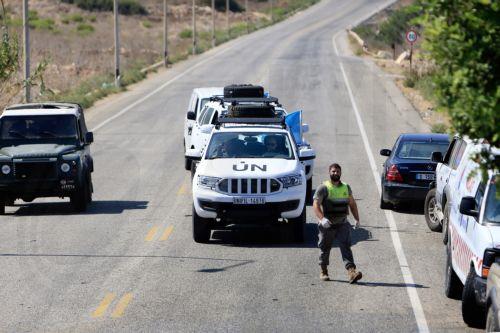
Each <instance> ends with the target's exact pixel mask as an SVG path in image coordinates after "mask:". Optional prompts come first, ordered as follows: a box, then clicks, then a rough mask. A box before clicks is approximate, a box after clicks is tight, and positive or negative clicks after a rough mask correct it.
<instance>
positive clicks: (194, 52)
mask: <svg viewBox="0 0 500 333" xmlns="http://www.w3.org/2000/svg"><path fill="white" fill-rule="evenodd" d="M195 54H196V0H193V55H195Z"/></svg>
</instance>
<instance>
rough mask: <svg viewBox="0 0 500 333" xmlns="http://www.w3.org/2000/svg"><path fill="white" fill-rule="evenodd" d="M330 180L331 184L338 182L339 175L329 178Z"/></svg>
mask: <svg viewBox="0 0 500 333" xmlns="http://www.w3.org/2000/svg"><path fill="white" fill-rule="evenodd" d="M330 179H331V181H332V182H338V181H339V180H340V176H339V175H332V176H330Z"/></svg>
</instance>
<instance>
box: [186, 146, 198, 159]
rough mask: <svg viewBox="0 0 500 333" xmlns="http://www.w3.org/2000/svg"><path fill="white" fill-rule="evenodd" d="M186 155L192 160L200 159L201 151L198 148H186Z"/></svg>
mask: <svg viewBox="0 0 500 333" xmlns="http://www.w3.org/2000/svg"><path fill="white" fill-rule="evenodd" d="M186 157H187V158H189V159H190V160H193V161H200V160H201V151H200V150H198V149H196V148H195V149H188V150H186Z"/></svg>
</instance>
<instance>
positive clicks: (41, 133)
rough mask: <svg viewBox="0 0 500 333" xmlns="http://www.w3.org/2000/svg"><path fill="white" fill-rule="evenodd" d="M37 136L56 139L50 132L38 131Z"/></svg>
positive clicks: (55, 135)
mask: <svg viewBox="0 0 500 333" xmlns="http://www.w3.org/2000/svg"><path fill="white" fill-rule="evenodd" d="M38 135H44V136H50V137H52V138H57V134H55V133H52V132H51V131H40V132H38Z"/></svg>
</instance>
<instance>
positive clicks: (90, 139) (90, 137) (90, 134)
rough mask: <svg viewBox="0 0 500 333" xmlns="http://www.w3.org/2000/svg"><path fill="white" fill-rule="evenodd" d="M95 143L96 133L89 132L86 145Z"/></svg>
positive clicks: (86, 134) (86, 135)
mask: <svg viewBox="0 0 500 333" xmlns="http://www.w3.org/2000/svg"><path fill="white" fill-rule="evenodd" d="M92 142H94V133H93V132H87V133H85V143H88V144H90V143H92Z"/></svg>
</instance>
